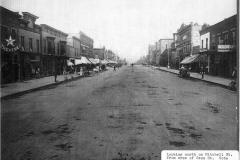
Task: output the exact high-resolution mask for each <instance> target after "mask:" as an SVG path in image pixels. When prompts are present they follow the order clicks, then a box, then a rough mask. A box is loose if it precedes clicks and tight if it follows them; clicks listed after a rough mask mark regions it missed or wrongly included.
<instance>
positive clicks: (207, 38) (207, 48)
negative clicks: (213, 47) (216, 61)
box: [206, 38, 208, 49]
mask: <svg viewBox="0 0 240 160" xmlns="http://www.w3.org/2000/svg"><path fill="white" fill-rule="evenodd" d="M206 49H208V38H206Z"/></svg>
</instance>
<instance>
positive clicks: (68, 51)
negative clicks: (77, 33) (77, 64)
mask: <svg viewBox="0 0 240 160" xmlns="http://www.w3.org/2000/svg"><path fill="white" fill-rule="evenodd" d="M66 56H67V57H69V58H75V52H74V48H73V46H69V45H67V46H66Z"/></svg>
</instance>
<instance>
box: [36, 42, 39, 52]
mask: <svg viewBox="0 0 240 160" xmlns="http://www.w3.org/2000/svg"><path fill="white" fill-rule="evenodd" d="M36 43H37V53H39V40H38V39H37V40H36Z"/></svg>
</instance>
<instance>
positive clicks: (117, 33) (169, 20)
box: [0, 0, 237, 62]
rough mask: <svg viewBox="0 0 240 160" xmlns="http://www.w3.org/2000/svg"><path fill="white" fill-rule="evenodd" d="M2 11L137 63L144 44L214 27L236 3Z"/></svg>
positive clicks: (158, 1) (52, 2) (47, 4)
mask: <svg viewBox="0 0 240 160" xmlns="http://www.w3.org/2000/svg"><path fill="white" fill-rule="evenodd" d="M0 3H1V6H3V7H5V8H7V9H10V10H12V11H15V12H29V13H31V14H34V15H35V16H38V17H39V19H37V21H36V24H47V25H49V26H51V27H53V28H56V29H58V30H61V31H63V32H65V33H79V31H82V32H84V33H85V34H87V35H88V36H89V37H91V38H92V39H93V40H94V48H99V47H102V46H105V48H106V49H111V50H112V51H113V52H114V53H116V54H118V55H119V56H120V58H126V59H127V60H128V62H135V61H137V60H138V59H139V58H140V57H141V56H143V55H147V50H148V45H149V44H155V42H157V41H158V40H159V39H162V38H173V33H176V32H177V29H179V28H180V26H181V24H182V23H185V24H190V22H193V23H196V22H197V23H198V24H199V25H201V24H204V23H207V24H209V25H213V24H216V23H218V22H220V21H222V20H224V19H225V18H228V17H231V16H233V15H235V14H237V0H1V2H0Z"/></svg>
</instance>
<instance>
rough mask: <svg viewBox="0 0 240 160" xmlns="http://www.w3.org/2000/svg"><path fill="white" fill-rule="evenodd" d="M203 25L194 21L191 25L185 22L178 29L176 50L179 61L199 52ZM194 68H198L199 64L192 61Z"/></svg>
mask: <svg viewBox="0 0 240 160" xmlns="http://www.w3.org/2000/svg"><path fill="white" fill-rule="evenodd" d="M201 29H202V25H198V23H195V24H193V23H192V22H191V23H190V24H189V25H185V24H184V23H183V24H182V25H181V26H180V28H179V29H178V30H177V36H178V39H177V43H178V45H177V46H176V51H177V54H178V55H179V61H180V62H181V61H182V60H183V59H185V58H186V57H188V56H192V55H195V54H198V53H199V46H200V33H199V31H200V30H201ZM189 65H190V68H191V69H192V70H198V67H199V66H198V64H196V63H191V64H189Z"/></svg>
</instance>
